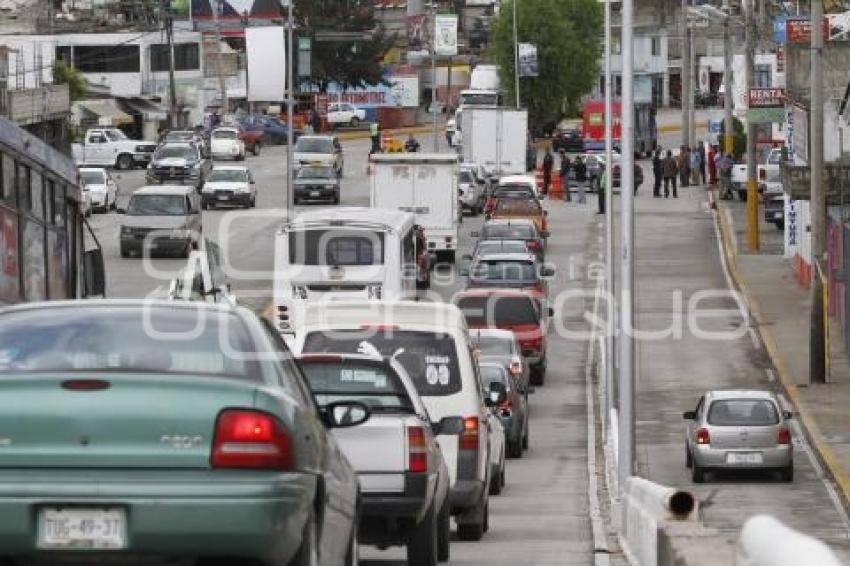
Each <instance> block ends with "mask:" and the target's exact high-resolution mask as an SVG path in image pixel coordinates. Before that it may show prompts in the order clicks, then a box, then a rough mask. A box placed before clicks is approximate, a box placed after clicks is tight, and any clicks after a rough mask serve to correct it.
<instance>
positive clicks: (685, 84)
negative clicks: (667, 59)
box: [623, 0, 693, 145]
mask: <svg viewBox="0 0 850 566" xmlns="http://www.w3.org/2000/svg"><path fill="white" fill-rule="evenodd" d="M681 26H682V65H681V72H680V73H679V76H680V77H681V80H680V81H679V83H680V84H681V90H682V93H681V96H679V98H681V99H682V145H688V144H690V143H691V131H690V126H691V123H690V118H691V116H690V112H689V111H688V102H689V101H690V99H691V97H690V94H689V93H690V91H691V90H692V88H693V87H692V86H691V73H690V69H689V68H688V67H690V62H691V42H690V31H689V30H688V0H682V22H681ZM623 98H625V96H624V97H623Z"/></svg>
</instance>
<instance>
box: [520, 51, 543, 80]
mask: <svg viewBox="0 0 850 566" xmlns="http://www.w3.org/2000/svg"><path fill="white" fill-rule="evenodd" d="M517 49H518V50H519V76H520V77H536V76H537V74H538V69H537V46H536V45H534V44H533V43H520V44H518V47H517Z"/></svg>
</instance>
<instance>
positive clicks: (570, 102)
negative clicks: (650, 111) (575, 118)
mask: <svg viewBox="0 0 850 566" xmlns="http://www.w3.org/2000/svg"><path fill="white" fill-rule="evenodd" d="M514 1H517V0H505V1H504V2H503V3H502V7H501V9H500V10H499V15H498V16H497V17H496V18H495V20H494V21H493V24H492V28H491V30H492V31H491V36H490V58H491V59H492V61H493V62H494V63H496V64H498V65H499V66H500V76H501V79H502V85H503V87H504V89H505V91H506V92H507V93H508V98H509V100H511V101H515V100H516V97H515V93H514V42H513V5H512V2H514ZM517 24H518V25H517V37H518V40H519V41H520V42H521V43H533V44H534V45H536V46H537V63H538V69H539V76H538V77H535V78H530V77H523V78H520V102H521V103H522V105H523V106H525V107H526V108H528V114H529V123H530V124H531V125H532V127H533V128H535V129H539V128H542V127H543V126H544V125H546V124H547V123H551V122H553V121H555V120H557V119H558V118H559V117H560V116H561V115H562V114H564V113H566V114H575V113H576V112H577V111H578V106H579V103H580V101H581V98H582V97H583V96H584V95H586V94H587V93H588V92H590V90H591V89H592V87H593V85H594V84H596V81H597V80H599V57H600V55H601V52H602V51H601V41H600V37H601V36H602V32H603V29H602V25H603V18H602V4H601V3H600V2H598V0H521V1H520V2H519V3H518V4H517ZM512 103H513V102H512Z"/></svg>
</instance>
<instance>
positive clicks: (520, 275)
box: [470, 260, 537, 281]
mask: <svg viewBox="0 0 850 566" xmlns="http://www.w3.org/2000/svg"><path fill="white" fill-rule="evenodd" d="M470 278H471V279H473V280H486V281H536V280H537V266H536V264H535V263H534V262H533V261H506V260H484V261H478V262H476V263H475V265H474V266H473V267H472V271H471V274H470Z"/></svg>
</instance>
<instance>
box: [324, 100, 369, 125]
mask: <svg viewBox="0 0 850 566" xmlns="http://www.w3.org/2000/svg"><path fill="white" fill-rule="evenodd" d="M365 121H366V111H365V110H363V109H362V108H357V107H356V106H353V105H351V104H348V103H346V102H334V103H333V104H329V105H328V124H330V125H331V126H351V127H352V128H356V127H357V126H359V125H360V124H361V123H362V122H365Z"/></svg>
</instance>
